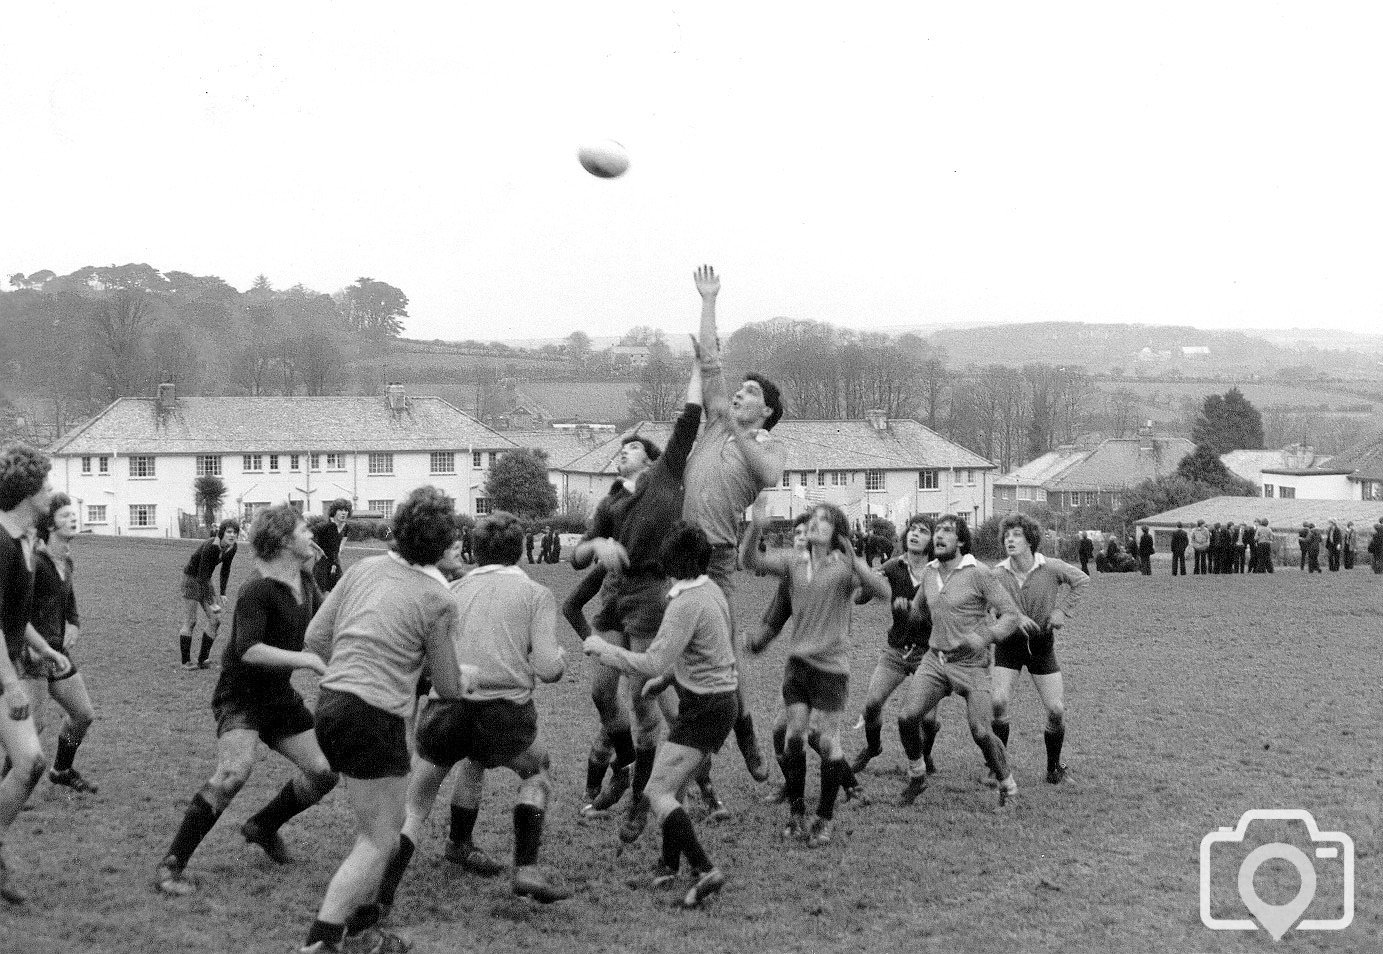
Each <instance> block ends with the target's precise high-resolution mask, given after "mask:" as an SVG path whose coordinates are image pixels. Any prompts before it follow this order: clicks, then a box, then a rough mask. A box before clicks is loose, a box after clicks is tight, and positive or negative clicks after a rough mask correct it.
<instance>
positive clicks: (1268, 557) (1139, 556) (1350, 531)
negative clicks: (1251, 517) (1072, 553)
mask: <svg viewBox="0 0 1383 954" xmlns="http://www.w3.org/2000/svg"><path fill="white" fill-rule="evenodd" d="M1297 547H1298V549H1299V551H1300V568H1301V569H1302V571H1303V572H1307V573H1321V572H1323V571H1322V568H1321V551H1322V550H1324V551H1325V555H1326V566H1327V567H1329V569H1330V571H1331V572H1332V573H1334V572H1338V571H1339V570H1340V569H1341V568H1343V569H1346V570H1352V569H1354V563H1355V560H1356V558H1357V556H1358V552H1359V534H1358V532H1357V531H1356V530H1355V527H1354V521H1353V520H1347V521H1345V523H1344V525H1343V526H1341V525H1340V523H1339V521H1337V520H1327V521H1326V526H1325V528H1324V530H1322V529H1321V528H1318V527H1317V526H1316V525H1315V524H1314V523H1311V522H1309V521H1308V522H1306V523H1303V524H1302V526H1301V529H1300V530H1299V531H1297ZM1188 550H1189V551H1190V552H1191V558H1192V569H1191V574H1190V575H1194V576H1201V575H1204V574H1209V573H1272V572H1273V531H1272V528H1271V527H1270V526H1269V525H1268V519H1267V518H1266V517H1260V518H1258V519H1257V520H1255V521H1254V522H1253V523H1234V522H1233V521H1228V522H1225V523H1211V524H1207V523H1206V522H1205V521H1204V520H1197V521H1196V525H1195V526H1194V527H1192V528H1190V530H1189V531H1188V530H1187V529H1186V527H1185V526H1184V525H1183V524H1181V523H1177V525H1176V529H1175V530H1173V531H1172V540H1171V553H1172V575H1173V576H1186V575H1187V570H1186V554H1187V551H1188ZM1156 552H1157V546H1156V543H1155V541H1154V538H1153V534H1152V532H1151V530H1150V529H1149V528H1148V527H1141V528H1140V529H1139V532H1138V533H1137V534H1136V535H1135V536H1134V537H1131V538H1130V539H1129V541H1128V552H1127V553H1125V552H1124V551H1123V550H1122V549H1121V548H1120V546H1119V543H1118V541H1117V540H1116V539H1115V538H1114V537H1112V536H1111V537H1110V538H1109V540H1108V542H1107V543H1106V544H1105V547H1104V549H1103V552H1101V553H1100V555H1099V557H1098V558H1096V556H1095V541H1094V535H1093V533H1091V532H1089V531H1087V532H1084V533H1082V534H1081V539H1080V543H1079V547H1078V553H1079V556H1080V563H1081V569H1082V570H1083V571H1086V572H1088V567H1089V563H1090V561H1091V560H1094V561H1095V564H1096V569H1098V570H1100V571H1101V572H1106V573H1108V572H1114V573H1119V572H1131V571H1133V570H1135V569H1137V570H1138V571H1139V572H1141V573H1142V574H1143V575H1144V576H1151V575H1152V556H1153V554H1154V553H1156ZM1367 552H1368V554H1369V559H1370V564H1371V566H1372V568H1373V572H1374V573H1378V574H1383V518H1379V521H1378V522H1377V523H1376V524H1374V526H1373V528H1372V533H1371V536H1370V538H1369V542H1368V546H1367Z"/></svg>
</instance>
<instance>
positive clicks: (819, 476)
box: [816, 470, 830, 487]
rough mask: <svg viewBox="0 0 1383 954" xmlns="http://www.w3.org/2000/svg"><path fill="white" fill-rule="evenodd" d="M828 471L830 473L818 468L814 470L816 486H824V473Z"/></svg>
mask: <svg viewBox="0 0 1383 954" xmlns="http://www.w3.org/2000/svg"><path fill="white" fill-rule="evenodd" d="M828 473H830V471H825V470H818V471H817V472H816V485H817V486H818V487H825V486H826V475H827V474H828Z"/></svg>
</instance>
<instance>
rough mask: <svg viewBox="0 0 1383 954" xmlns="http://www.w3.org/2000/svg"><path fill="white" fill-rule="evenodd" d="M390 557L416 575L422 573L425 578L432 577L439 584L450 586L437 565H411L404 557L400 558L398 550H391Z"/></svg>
mask: <svg viewBox="0 0 1383 954" xmlns="http://www.w3.org/2000/svg"><path fill="white" fill-rule="evenodd" d="M389 557H390V559H392V560H393V561H394V562H396V563H398V564H399V565H400V566H406V567H408V568H409V569H410V570H412V571H414V572H415V573H421V574H422V575H423V576H428V577H431V578H432V579H434V580H436V581H437V582H438V583H441V584H442V585H443V586H447V585H448V584H447V578H446V577H445V576H443V575H442V571H441V570H439V569H437V567H436V565H435V564H434V565H431V566H419V565H418V564H416V563H409V562H408V561H407V560H405V559H404V558H403V557H401V556H399V552H398V551H397V550H390V551H389Z"/></svg>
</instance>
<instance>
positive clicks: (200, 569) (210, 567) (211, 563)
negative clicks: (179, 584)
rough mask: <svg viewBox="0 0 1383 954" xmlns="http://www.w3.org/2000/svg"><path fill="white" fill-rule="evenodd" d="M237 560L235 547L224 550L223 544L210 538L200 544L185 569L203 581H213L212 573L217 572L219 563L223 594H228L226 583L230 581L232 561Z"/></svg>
mask: <svg viewBox="0 0 1383 954" xmlns="http://www.w3.org/2000/svg"><path fill="white" fill-rule="evenodd" d="M234 560H235V547H234V546H232V547H231V548H230V549H228V550H222V549H221V544H220V543H218V542H217V541H216V540H215V539H212V540H208V541H207V542H206V543H203V544H202V545H201V546H199V547H198V548H197V549H196V551H195V552H194V553H193V554H192V559H190V560H188V561H187V568H186V569H184V570H183V572H184V573H186V574H187V575H188V576H195V577H196V578H197V579H198V580H200V581H201V582H203V583H210V582H211V575H212V574H213V573H215V572H216V567H217V565H218V564H219V565H220V567H221V595H222V596H225V595H226V584H227V583H228V582H229V581H230V568H231V562H232V561H234Z"/></svg>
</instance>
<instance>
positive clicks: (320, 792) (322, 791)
mask: <svg viewBox="0 0 1383 954" xmlns="http://www.w3.org/2000/svg"><path fill="white" fill-rule="evenodd" d="M303 778H305V779H306V780H307V786H308V788H309V789H311V791H312V794H314V795H316V796H317V798H319V799H321V798H324V797H326V794H327V793H328V792H330V791H331V790H332V789H333V788H335V787H336V783H337V782H339V781H340V780H341V776H339V775H337V774H336V773H335V772H333V771H332V770H331V769H330V768H328V767H327V766H325V765H323V766H320V767H318V768H313V769H312V770H311V771H307V772H304V773H303Z"/></svg>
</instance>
